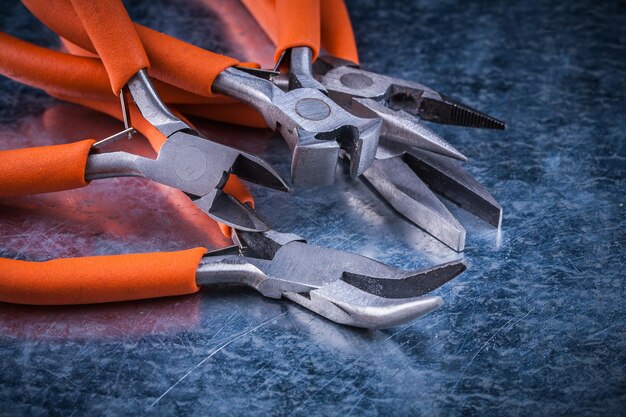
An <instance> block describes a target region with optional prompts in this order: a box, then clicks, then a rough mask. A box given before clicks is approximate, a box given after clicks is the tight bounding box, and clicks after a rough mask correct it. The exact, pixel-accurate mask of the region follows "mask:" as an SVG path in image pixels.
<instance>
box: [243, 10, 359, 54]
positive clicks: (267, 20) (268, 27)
mask: <svg viewBox="0 0 626 417" xmlns="http://www.w3.org/2000/svg"><path fill="white" fill-rule="evenodd" d="M242 2H243V4H244V5H245V6H246V8H247V9H248V11H249V12H250V14H252V16H253V17H254V19H255V20H256V22H257V23H258V24H259V26H260V27H261V29H263V31H264V32H265V34H266V35H267V36H268V37H269V38H270V39H271V41H272V42H274V44H278V34H277V29H276V28H277V25H278V24H277V16H276V0H242ZM320 43H321V47H322V48H323V49H324V50H325V51H326V52H327V53H328V54H330V55H333V56H336V57H338V58H342V59H345V60H348V61H352V62H354V63H355V64H358V62H359V55H358V53H357V48H356V42H355V39H354V32H353V31H352V23H351V22H350V15H349V14H348V9H347V8H346V5H345V3H344V1H343V0H320Z"/></svg>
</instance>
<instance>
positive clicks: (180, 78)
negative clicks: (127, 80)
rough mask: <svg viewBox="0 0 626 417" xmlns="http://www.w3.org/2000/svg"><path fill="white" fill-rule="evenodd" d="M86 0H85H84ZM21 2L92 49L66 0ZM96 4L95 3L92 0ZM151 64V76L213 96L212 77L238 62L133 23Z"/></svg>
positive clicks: (43, 19) (81, 44)
mask: <svg viewBox="0 0 626 417" xmlns="http://www.w3.org/2000/svg"><path fill="white" fill-rule="evenodd" d="M85 1H87V0H85ZM22 3H24V5H25V6H26V7H27V8H28V9H29V10H30V11H31V12H32V13H33V14H34V15H35V16H36V17H37V18H38V19H39V20H41V21H42V22H43V23H44V24H45V25H46V26H48V27H49V28H50V29H52V30H53V31H54V32H56V33H57V34H58V35H60V36H62V37H64V38H66V39H67V40H69V41H70V42H72V43H74V44H76V45H78V46H80V47H81V48H83V49H86V50H88V51H91V52H96V48H95V47H94V45H93V43H92V42H91V40H90V39H89V36H87V33H86V32H85V29H84V28H83V26H82V24H81V21H80V19H79V18H78V15H77V14H76V11H75V10H74V8H73V7H72V4H71V3H70V0H55V2H54V7H50V3H49V1H48V0H22ZM94 3H97V2H94ZM135 29H136V31H137V34H138V35H139V38H140V40H141V42H142V44H143V47H144V50H145V51H146V54H147V56H148V59H149V61H150V64H151V67H150V69H149V74H150V76H151V77H153V78H156V79H159V80H161V81H164V82H166V83H168V84H171V85H174V86H176V87H178V88H181V89H183V90H186V91H190V92H192V93H195V94H199V95H201V96H213V95H214V94H213V93H212V92H211V86H212V85H213V81H214V80H215V77H217V76H218V75H219V73H221V72H222V71H223V70H225V69H226V68H229V67H232V66H234V65H238V64H239V61H238V60H236V59H233V58H229V57H227V56H224V55H220V54H216V53H213V52H209V51H207V50H205V49H202V48H198V47H196V46H193V45H191V44H189V43H186V42H183V41H180V40H178V39H176V38H173V37H171V36H168V35H165V34H163V33H160V32H157V31H154V30H152V29H149V28H147V27H145V26H141V25H138V24H136V23H135Z"/></svg>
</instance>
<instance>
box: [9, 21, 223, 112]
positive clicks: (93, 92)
mask: <svg viewBox="0 0 626 417" xmlns="http://www.w3.org/2000/svg"><path fill="white" fill-rule="evenodd" d="M0 74H3V75H5V76H7V77H9V78H12V79H14V80H16V81H19V82H22V83H24V84H28V85H30V86H33V87H36V88H41V89H44V90H49V91H55V92H57V93H59V94H70V95H81V96H85V97H92V98H103V97H109V96H111V87H110V84H109V80H108V77H107V73H106V70H105V68H104V66H103V65H102V62H100V60H99V59H94V58H88V57H80V56H74V55H69V54H65V53H62V52H57V51H52V50H50V49H46V48H42V47H40V46H36V45H33V44H31V43H28V42H24V41H22V40H20V39H17V38H14V37H12V36H9V35H7V34H5V33H2V32H0ZM154 85H155V87H156V89H157V91H158V92H159V94H160V96H161V98H162V99H163V100H164V101H165V102H166V103H186V104H192V103H196V104H201V103H213V104H216V103H234V100H233V99H231V98H229V97H224V96H218V97H204V96H200V95H197V94H193V93H190V92H188V91H184V90H181V89H179V88H177V87H174V86H171V85H169V84H166V83H164V82H161V81H158V80H155V82H154Z"/></svg>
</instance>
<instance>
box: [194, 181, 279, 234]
mask: <svg viewBox="0 0 626 417" xmlns="http://www.w3.org/2000/svg"><path fill="white" fill-rule="evenodd" d="M194 204H195V205H196V206H198V207H199V208H200V209H201V210H202V211H203V212H205V213H206V214H207V215H208V216H210V217H211V218H212V219H214V220H216V221H217V222H219V223H222V224H224V225H226V226H229V227H232V228H235V229H239V230H244V231H248V232H265V231H268V230H270V227H269V226H268V225H267V223H265V222H264V221H263V220H262V219H261V218H260V217H259V216H258V214H257V213H256V211H254V209H253V208H252V207H251V206H249V205H248V204H244V203H241V202H240V201H239V200H237V199H236V198H235V197H233V196H231V195H230V194H226V193H225V192H223V191H221V190H214V191H213V192H211V193H210V194H208V195H206V196H204V197H202V198H199V199H197V200H194Z"/></svg>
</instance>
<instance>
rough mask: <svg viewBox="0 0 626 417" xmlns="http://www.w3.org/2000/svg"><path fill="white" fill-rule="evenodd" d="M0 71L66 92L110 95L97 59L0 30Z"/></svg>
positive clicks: (32, 83) (31, 83) (19, 79)
mask: <svg viewBox="0 0 626 417" xmlns="http://www.w3.org/2000/svg"><path fill="white" fill-rule="evenodd" d="M0 73H2V75H5V76H7V77H9V78H12V79H14V80H16V81H19V82H22V83H24V84H28V85H30V86H33V87H36V88H41V89H51V88H52V89H55V90H56V91H59V92H62V93H65V94H85V95H86V96H110V95H111V87H110V86H109V82H108V79H107V74H106V71H105V69H104V67H103V66H102V63H101V62H100V61H99V60H98V59H94V58H86V57H75V56H71V55H67V54H63V53H61V52H56V51H52V50H50V49H46V48H42V47H40V46H36V45H33V44H31V43H28V42H24V41H22V40H20V39H17V38H14V37H13V36H10V35H7V34H6V33H0Z"/></svg>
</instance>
